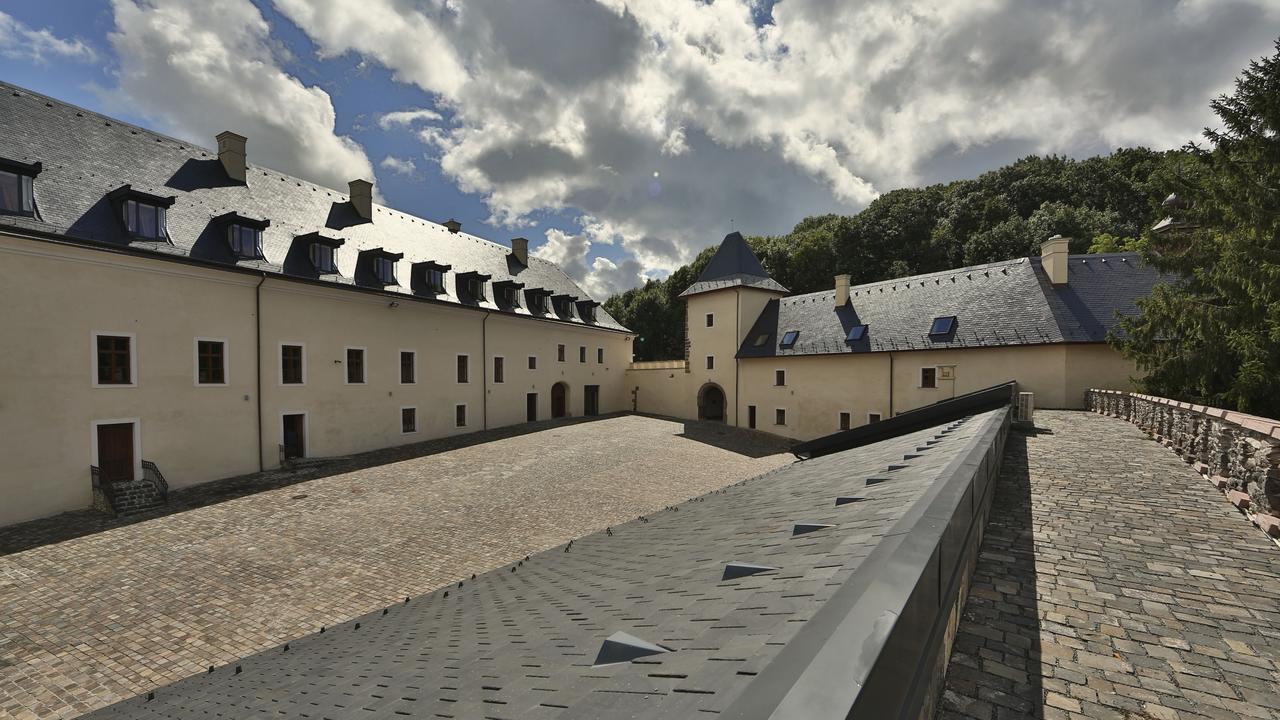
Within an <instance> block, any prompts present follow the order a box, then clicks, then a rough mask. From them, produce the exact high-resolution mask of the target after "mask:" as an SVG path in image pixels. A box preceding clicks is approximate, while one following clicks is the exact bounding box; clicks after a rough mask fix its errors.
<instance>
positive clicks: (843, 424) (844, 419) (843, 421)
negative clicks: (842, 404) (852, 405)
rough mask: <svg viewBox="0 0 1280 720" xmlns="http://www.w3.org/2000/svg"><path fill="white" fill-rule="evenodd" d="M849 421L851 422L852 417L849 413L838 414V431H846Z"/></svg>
mask: <svg viewBox="0 0 1280 720" xmlns="http://www.w3.org/2000/svg"><path fill="white" fill-rule="evenodd" d="M851 421H852V416H851V415H850V414H849V413H847V412H842V413H840V429H841V430H848V429H849V424H850V422H851Z"/></svg>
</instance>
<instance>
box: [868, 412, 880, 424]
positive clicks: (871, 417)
mask: <svg viewBox="0 0 1280 720" xmlns="http://www.w3.org/2000/svg"><path fill="white" fill-rule="evenodd" d="M867 422H868V423H878V422H880V413H867Z"/></svg>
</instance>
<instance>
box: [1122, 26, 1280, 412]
mask: <svg viewBox="0 0 1280 720" xmlns="http://www.w3.org/2000/svg"><path fill="white" fill-rule="evenodd" d="M1211 107H1212V108H1213V110H1214V112H1215V113H1216V114H1217V115H1218V117H1219V118H1220V120H1221V125H1222V129H1220V130H1206V131H1205V133H1204V136H1205V139H1206V140H1208V144H1209V147H1201V146H1199V145H1195V144H1191V145H1188V146H1187V153H1186V159H1184V160H1183V161H1181V162H1180V163H1178V164H1176V165H1174V166H1172V167H1171V168H1168V170H1169V174H1168V175H1163V176H1161V177H1160V179H1161V180H1163V181H1165V182H1166V183H1167V187H1169V188H1170V189H1174V190H1176V192H1177V194H1178V198H1179V201H1178V202H1177V203H1171V204H1170V205H1171V207H1170V212H1171V214H1172V220H1173V221H1174V222H1175V223H1176V224H1175V225H1174V226H1173V228H1172V229H1170V230H1168V231H1166V232H1163V233H1158V234H1150V235H1149V236H1148V238H1147V241H1148V243H1149V248H1148V254H1149V257H1150V259H1151V261H1152V262H1153V263H1155V264H1156V265H1157V267H1160V268H1161V269H1162V270H1165V271H1167V272H1170V273H1176V274H1177V275H1179V276H1180V277H1181V278H1182V280H1181V281H1180V282H1178V283H1174V284H1171V285H1166V286H1162V287H1159V288H1157V291H1156V292H1155V293H1153V294H1152V296H1151V297H1150V298H1148V299H1147V300H1145V301H1143V302H1142V303H1140V307H1141V308H1142V315H1141V316H1140V317H1138V318H1134V319H1132V320H1129V321H1126V322H1125V323H1124V324H1123V327H1124V329H1125V331H1126V332H1125V334H1124V335H1123V336H1122V337H1120V338H1117V339H1115V340H1114V342H1115V344H1116V345H1117V346H1118V347H1120V348H1121V349H1122V350H1123V351H1124V352H1125V353H1126V355H1128V356H1129V357H1131V358H1133V359H1134V360H1136V361H1137V363H1138V365H1139V367H1140V368H1142V369H1143V370H1145V371H1146V373H1147V374H1146V376H1145V378H1144V379H1143V380H1142V384H1143V386H1144V388H1145V389H1146V390H1147V391H1148V392H1151V393H1153V394H1157V395H1164V396H1167V397H1173V398H1178V399H1182V400H1189V401H1195V402H1202V403H1205V404H1209V405H1217V406H1219V407H1228V408H1234V409H1238V410H1241V411H1244V412H1248V413H1255V414H1261V415H1266V416H1269V417H1280V383H1278V382H1277V378H1280V42H1277V43H1276V55H1273V56H1271V57H1267V58H1264V59H1261V60H1256V61H1253V62H1251V63H1250V64H1249V67H1248V68H1246V69H1245V70H1244V71H1243V72H1242V73H1241V75H1240V77H1239V78H1237V80H1236V86H1235V92H1234V93H1232V94H1230V95H1223V96H1221V97H1219V98H1217V99H1216V100H1214V101H1213V102H1212V103H1211Z"/></svg>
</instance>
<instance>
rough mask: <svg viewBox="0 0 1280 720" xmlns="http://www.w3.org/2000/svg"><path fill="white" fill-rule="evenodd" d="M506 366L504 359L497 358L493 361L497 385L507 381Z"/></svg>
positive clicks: (494, 377)
mask: <svg viewBox="0 0 1280 720" xmlns="http://www.w3.org/2000/svg"><path fill="white" fill-rule="evenodd" d="M505 364H506V360H505V359H504V358H500V357H496V358H494V359H493V381H494V382H495V383H500V382H505V381H506V378H505V375H506V373H505V370H506V367H505Z"/></svg>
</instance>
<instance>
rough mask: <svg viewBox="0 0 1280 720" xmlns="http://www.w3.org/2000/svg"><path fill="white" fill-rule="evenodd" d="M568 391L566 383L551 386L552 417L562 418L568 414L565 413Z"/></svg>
mask: <svg viewBox="0 0 1280 720" xmlns="http://www.w3.org/2000/svg"><path fill="white" fill-rule="evenodd" d="M566 390H567V386H566V385H565V384H564V383H556V384H555V385H552V386H551V417H553V418H562V417H564V416H565V415H566V414H567V413H566V412H565V410H566V407H565V405H566V398H565V395H566V394H567V392H566Z"/></svg>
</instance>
